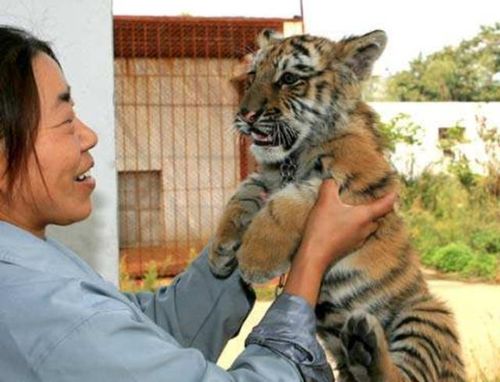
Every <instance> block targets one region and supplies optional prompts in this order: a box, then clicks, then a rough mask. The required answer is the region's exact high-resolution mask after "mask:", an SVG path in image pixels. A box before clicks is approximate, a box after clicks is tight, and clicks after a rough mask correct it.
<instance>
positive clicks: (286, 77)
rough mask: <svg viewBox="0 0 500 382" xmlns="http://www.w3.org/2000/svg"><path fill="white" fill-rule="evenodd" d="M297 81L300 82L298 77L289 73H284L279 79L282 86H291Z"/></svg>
mask: <svg viewBox="0 0 500 382" xmlns="http://www.w3.org/2000/svg"><path fill="white" fill-rule="evenodd" d="M298 80H300V78H299V76H298V75H296V74H293V73H290V72H285V73H283V75H282V76H281V78H280V81H279V82H280V84H282V85H293V84H294V83H296V82H297V81H298Z"/></svg>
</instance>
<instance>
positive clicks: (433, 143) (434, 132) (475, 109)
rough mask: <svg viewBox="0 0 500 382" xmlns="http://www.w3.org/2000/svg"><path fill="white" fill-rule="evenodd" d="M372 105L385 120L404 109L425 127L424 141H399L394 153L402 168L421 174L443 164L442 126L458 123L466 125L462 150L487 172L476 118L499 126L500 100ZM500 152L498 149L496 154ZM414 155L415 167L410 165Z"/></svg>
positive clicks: (478, 169) (473, 165)
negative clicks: (427, 169) (400, 142)
mask: <svg viewBox="0 0 500 382" xmlns="http://www.w3.org/2000/svg"><path fill="white" fill-rule="evenodd" d="M371 106H372V107H373V108H374V109H375V110H376V111H377V112H378V113H379V114H380V118H381V120H382V121H383V122H388V121H390V120H391V119H392V118H393V117H394V116H396V115H398V114H400V113H404V114H408V115H409V120H410V121H412V122H414V123H416V124H418V125H420V126H421V127H422V133H423V134H422V136H421V140H422V144H421V145H415V146H411V147H410V146H407V145H404V144H399V145H398V146H397V147H396V152H395V153H394V155H392V157H391V159H392V162H393V163H394V165H395V166H396V168H397V169H398V170H399V171H400V172H402V173H405V174H410V172H413V174H414V175H418V174H419V173H420V172H421V171H422V170H424V169H425V168H426V167H429V166H433V167H434V168H436V169H438V168H440V161H442V159H443V153H442V151H441V150H440V149H439V148H438V138H439V136H438V131H439V128H440V127H452V126H454V125H456V124H459V125H460V126H462V127H464V128H465V133H464V135H465V139H466V141H467V142H465V143H463V144H460V145H459V149H460V151H461V152H462V153H463V154H465V155H466V157H467V159H468V160H469V162H470V165H471V168H472V170H473V171H475V172H477V173H484V170H485V168H484V163H485V162H486V160H487V156H486V152H485V147H484V144H483V141H482V140H481V139H480V137H479V135H478V129H479V127H480V123H479V122H478V119H477V118H485V123H486V126H487V127H488V128H497V129H498V128H500V102H489V103H487V102H373V103H371ZM497 150H500V148H497ZM499 155H500V153H498V152H497V157H498V156H499ZM412 157H413V158H414V163H413V166H414V167H413V170H411V168H410V167H411V158H412Z"/></svg>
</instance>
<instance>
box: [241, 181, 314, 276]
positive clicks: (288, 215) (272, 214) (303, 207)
mask: <svg viewBox="0 0 500 382" xmlns="http://www.w3.org/2000/svg"><path fill="white" fill-rule="evenodd" d="M320 184H321V179H313V180H309V181H306V182H303V183H300V184H295V183H293V184H289V185H287V186H286V187H285V188H284V189H282V190H280V191H279V192H277V193H275V194H274V195H273V196H272V197H271V198H270V199H269V201H268V202H267V204H266V205H265V206H264V207H263V208H262V209H261V210H260V211H259V212H258V213H257V215H255V217H254V218H253V220H252V222H251V223H250V225H249V227H248V229H247V230H246V232H245V234H244V235H243V240H242V244H241V247H240V249H239V250H238V253H237V257H238V263H239V267H240V271H241V274H242V276H243V278H244V279H245V280H247V281H249V282H254V283H262V282H266V281H268V280H270V279H272V278H274V277H276V276H278V275H281V274H283V273H284V272H286V271H287V270H288V268H289V266H290V258H291V256H293V254H294V253H295V251H296V250H297V247H298V245H299V244H300V240H301V238H302V234H303V232H304V228H305V223H306V220H307V217H308V215H309V211H310V210H311V208H312V206H313V205H314V202H315V201H316V197H317V194H318V190H319V186H320Z"/></svg>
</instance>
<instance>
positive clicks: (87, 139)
mask: <svg viewBox="0 0 500 382" xmlns="http://www.w3.org/2000/svg"><path fill="white" fill-rule="evenodd" d="M77 123H78V125H79V126H78V128H79V130H80V131H79V135H80V137H81V140H82V151H88V150H90V149H92V148H93V147H94V146H95V145H97V134H96V133H95V132H94V130H92V129H91V128H90V127H89V126H87V125H86V124H85V123H83V122H82V121H81V120H80V119H79V118H77Z"/></svg>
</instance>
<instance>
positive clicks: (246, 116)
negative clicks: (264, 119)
mask: <svg viewBox="0 0 500 382" xmlns="http://www.w3.org/2000/svg"><path fill="white" fill-rule="evenodd" d="M259 115H260V113H259V112H256V111H249V110H248V109H241V110H240V117H241V119H242V120H243V121H245V122H246V123H249V124H252V123H254V122H255V121H256V120H257V118H259Z"/></svg>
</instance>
